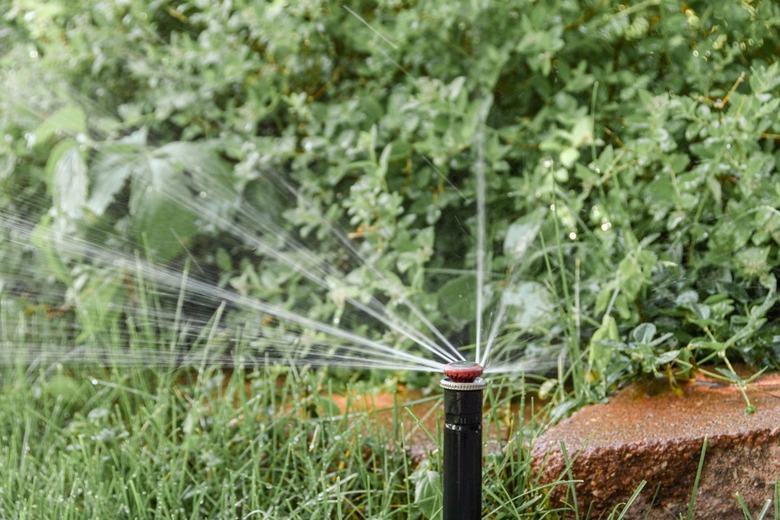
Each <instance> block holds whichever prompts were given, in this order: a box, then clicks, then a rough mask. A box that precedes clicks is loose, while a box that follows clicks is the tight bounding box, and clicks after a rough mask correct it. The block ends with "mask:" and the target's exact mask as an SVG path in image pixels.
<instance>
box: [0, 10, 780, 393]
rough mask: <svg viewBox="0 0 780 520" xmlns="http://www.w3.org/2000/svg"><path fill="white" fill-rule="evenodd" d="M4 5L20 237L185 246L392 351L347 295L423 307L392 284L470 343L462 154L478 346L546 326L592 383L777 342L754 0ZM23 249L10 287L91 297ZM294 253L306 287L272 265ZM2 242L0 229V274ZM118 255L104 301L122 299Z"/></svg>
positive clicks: (766, 29) (761, 34)
mask: <svg viewBox="0 0 780 520" xmlns="http://www.w3.org/2000/svg"><path fill="white" fill-rule="evenodd" d="M5 3H6V4H9V2H5ZM6 7H7V9H4V12H5V13H6V14H5V15H4V20H5V22H6V24H7V25H6V27H5V28H4V29H3V33H2V34H3V40H0V41H2V42H3V43H2V44H1V45H2V46H3V50H4V52H5V57H4V58H2V75H3V85H4V86H3V95H2V97H1V100H0V105H2V106H1V107H0V108H2V110H1V111H0V134H2V135H3V136H4V139H2V140H1V141H0V157H2V158H3V159H0V182H2V185H3V190H2V192H0V193H1V194H0V207H2V208H3V209H2V211H3V214H4V215H19V216H20V217H21V218H23V219H24V220H25V221H27V222H34V223H36V225H37V228H38V233H39V234H41V235H44V234H45V233H55V234H57V233H59V234H60V235H66V236H68V237H81V238H83V239H85V240H87V241H90V242H99V243H101V244H107V245H108V246H109V247H112V248H115V249H117V250H120V249H122V250H124V251H125V252H127V253H130V254H140V255H142V256H148V257H151V258H153V259H155V260H156V261H158V262H161V263H168V264H170V265H173V266H174V267H177V268H181V267H182V266H183V263H184V259H185V258H187V257H191V258H194V261H195V262H196V263H197V264H198V269H200V270H201V272H202V273H211V274H208V275H206V276H207V277H208V279H209V280H210V281H211V282H213V283H217V284H221V285H222V286H227V285H228V284H230V285H231V288H232V290H236V291H239V292H241V293H243V294H247V295H251V296H253V297H257V298H261V299H263V300H267V301H271V302H279V303H281V304H284V305H288V306H290V307H291V308H294V309H296V310H298V311H300V312H305V313H306V314H308V315H309V316H310V317H312V318H315V319H320V320H325V321H328V322H332V321H334V320H335V321H337V322H340V323H341V325H342V326H343V327H345V328H349V329H352V330H357V331H359V332H361V333H362V334H366V335H369V336H373V337H379V338H383V339H384V340H386V341H390V342H393V343H395V344H398V345H402V344H405V343H406V344H408V343H409V341H408V340H405V339H403V338H401V337H400V336H398V335H395V334H388V333H386V331H385V330H384V329H383V328H380V327H376V326H373V322H366V320H365V318H364V317H362V316H361V315H360V313H357V312H351V311H350V310H349V306H348V305H345V299H346V298H348V297H354V298H356V299H358V300H360V301H367V299H368V298H369V297H370V296H375V297H376V298H378V299H379V300H381V301H382V302H384V303H385V304H386V305H387V306H388V308H390V309H394V311H395V312H396V313H397V314H398V315H399V316H400V317H401V318H403V319H405V320H408V321H410V322H411V323H413V324H414V325H416V326H420V319H419V317H416V316H414V315H413V314H412V313H410V312H409V311H408V310H407V309H406V308H405V306H404V301H407V300H408V301H412V302H414V303H415V304H416V305H417V306H419V307H420V308H421V309H422V312H423V313H424V314H425V315H426V316H427V317H428V318H429V319H431V321H433V322H434V323H436V324H437V325H438V326H439V327H440V328H441V329H442V331H443V333H444V334H445V335H446V336H448V337H451V338H459V339H460V340H462V341H463V342H465V343H472V342H473V341H474V340H475V318H474V316H475V310H476V306H475V303H474V298H473V296H472V295H473V291H474V285H475V276H474V269H475V266H476V262H477V254H476V253H475V245H476V236H477V232H476V227H477V223H478V222H477V217H476V214H477V211H476V204H475V200H476V198H477V188H478V185H477V182H476V180H475V179H476V174H477V173H478V172H479V170H484V172H485V181H486V187H487V190H486V203H487V204H486V206H487V211H488V220H489V227H488V230H487V248H486V266H487V267H486V271H487V273H488V275H487V280H488V284H487V287H486V288H485V298H486V300H487V304H488V305H487V307H488V312H486V314H485V315H486V316H488V315H489V314H490V313H491V312H492V313H493V314H496V313H498V312H499V311H498V308H499V307H500V304H501V302H502V301H503V302H504V303H505V305H506V308H507V323H506V326H505V327H504V328H502V335H501V340H500V341H499V347H498V348H500V350H501V352H503V354H500V353H499V354H500V355H499V356H498V357H497V358H496V360H497V361H498V360H499V359H504V360H506V359H509V358H512V357H513V356H516V355H517V353H518V351H521V350H522V349H523V348H527V350H528V351H529V352H541V353H542V354H546V355H550V353H554V352H556V351H557V350H558V349H560V348H561V346H564V347H565V348H564V350H565V352H567V353H568V355H569V361H570V363H571V364H572V366H573V367H574V368H575V371H574V374H575V376H574V377H575V380H576V381H577V382H578V383H577V384H578V385H579V384H583V385H584V386H583V388H585V387H590V388H592V389H594V390H595V394H593V397H598V396H600V395H603V393H604V392H605V391H607V390H609V389H610V388H612V387H613V385H614V384H616V383H617V382H619V381H621V380H622V379H624V378H625V377H626V376H632V375H636V374H640V373H645V374H648V373H649V374H653V373H657V372H658V371H659V370H660V369H662V368H663V367H664V366H666V365H668V364H669V363H673V362H676V363H677V365H676V366H678V367H680V368H683V369H686V368H687V367H689V366H690V364H691V363H694V362H695V361H696V360H699V361H701V360H703V359H709V358H711V357H712V355H713V354H718V353H721V352H726V353H727V354H728V355H729V356H732V357H733V358H735V359H743V360H746V361H748V362H751V363H755V364H758V365H764V364H771V363H776V361H777V359H778V354H780V352H779V351H778V349H777V346H776V344H775V343H776V342H775V341H774V337H775V336H776V334H777V323H776V322H777V320H776V316H775V314H774V312H775V311H774V302H775V299H776V295H775V270H776V266H777V264H778V242H779V241H780V215H779V214H778V209H777V208H780V185H778V183H777V181H776V179H775V177H774V174H775V173H776V161H777V158H778V151H777V139H778V132H779V131H780V129H778V127H777V122H776V120H777V117H776V114H777V113H778V105H779V104H780V99H779V97H778V87H779V86H780V66H778V64H777V61H776V45H777V43H776V38H775V36H774V35H775V33H776V31H777V26H778V24H780V6H778V5H777V4H776V3H774V2H768V1H754V2H741V3H734V2H727V1H725V0H724V1H718V2H692V3H691V4H690V5H683V7H682V9H681V4H680V3H678V2H669V1H663V0H656V1H652V0H648V1H644V2H639V3H634V4H632V5H630V6H626V5H622V4H619V5H618V4H610V3H604V2H593V1H586V0H582V1H574V0H559V1H552V2H533V1H530V0H527V1H522V0H518V1H513V2H493V3H491V2H459V3H452V2H444V1H439V0H434V1H430V2H424V3H419V4H417V3H414V2H412V3H409V2H398V1H395V0H387V1H379V2H368V1H359V2H353V3H347V4H345V5H343V6H342V5H338V4H335V3H333V2H326V1H316V0H311V1H307V2H293V3H289V4H288V3H282V2H269V3H257V2H248V1H235V2H231V3H225V4H221V5H219V6H215V5H213V2H206V1H195V0H193V1H185V2H176V3H174V2H166V1H156V2H151V3H150V2H140V1H135V0H131V1H127V2H116V3H115V2H92V3H89V4H88V5H81V3H80V4H79V5H76V4H71V3H68V2H50V1H47V2H42V1H35V0H25V1H17V2H13V3H11V5H7V6H6ZM288 187H289V188H292V190H294V193H293V192H292V191H291V190H288ZM171 192H175V193H176V198H175V202H176V204H175V205H172V204H171V203H170V196H171ZM220 222H221V223H223V224H222V225H221V224H220ZM228 224H236V225H237V226H238V227H239V229H240V230H244V231H247V232H249V233H251V234H253V236H255V238H256V239H257V240H258V241H259V243H260V244H261V245H264V246H263V247H260V248H259V249H258V248H257V244H255V247H254V248H253V247H248V246H247V245H246V240H244V239H246V238H247V237H245V236H241V234H240V233H239V234H238V236H235V235H234V236H229V234H228V233H225V232H224V229H220V228H221V227H222V228H224V227H226V226H227V225H228ZM336 230H341V232H342V233H343V234H344V235H349V236H350V237H351V243H352V245H353V246H354V247H355V248H356V249H357V251H358V252H359V253H360V256H361V257H362V258H363V260H357V259H356V258H355V256H354V255H351V254H349V252H348V251H347V250H346V248H345V246H344V243H343V242H342V241H341V240H339V237H338V236H337V233H336ZM3 233H4V234H5V235H6V237H7V238H13V236H15V234H17V233H18V230H15V229H11V228H10V227H8V226H6V227H5V228H4V229H3ZM43 242H45V245H46V247H45V248H44V249H46V250H50V251H49V253H50V254H48V255H46V256H45V257H43V258H42V259H31V260H29V259H28V267H30V265H32V268H31V272H32V273H33V274H32V276H31V277H30V278H29V279H28V280H27V281H26V282H25V283H28V284H29V285H30V287H33V286H35V285H36V284H43V283H45V281H46V280H47V277H48V276H52V275H50V274H49V273H52V272H53V276H54V277H55V278H56V279H57V280H58V281H59V283H60V284H61V285H60V287H61V289H60V294H61V298H62V299H70V300H72V304H73V305H75V306H77V307H78V306H79V305H82V306H83V305H87V304H86V303H85V301H86V299H85V298H79V295H82V296H84V292H85V291H93V292H95V291H96V287H97V285H99V284H104V283H105V282H104V281H103V280H104V278H105V276H106V272H107V270H108V267H106V266H103V265H100V264H99V263H97V262H94V259H92V260H90V257H89V255H87V254H84V253H83V252H74V251H67V250H65V249H66V248H64V247H58V246H57V244H58V242H57V240H48V241H47V240H43ZM128 243H129V244H130V245H129V246H128V245H127V244H128ZM296 244H302V245H303V247H298V246H297V245H296ZM264 247H265V249H264ZM308 250H311V251H314V252H315V253H316V255H317V260H316V263H317V265H326V266H329V267H330V268H331V270H330V272H331V279H330V280H328V282H327V287H328V288H327V290H323V291H312V290H311V289H310V288H309V287H310V286H311V284H310V282H309V281H307V280H306V279H305V277H304V276H302V273H301V272H300V270H299V269H295V268H291V267H290V263H291V262H292V261H294V260H295V259H301V258H306V257H305V254H306V252H307V251H308ZM274 251H275V252H279V251H281V252H282V253H283V255H284V256H283V258H280V257H279V255H278V254H276V255H274V254H271V253H270V252H274ZM19 255H20V253H19V252H18V251H16V249H14V248H13V247H5V246H4V247H2V248H0V262H3V265H4V272H9V273H13V272H16V271H14V269H16V268H14V267H13V266H15V265H18V263H19V261H20V257H19ZM29 262H31V264H30V263H29ZM35 262H41V263H39V264H36V263H35ZM44 264H45V265H44ZM333 266H335V267H333ZM377 270H378V271H379V272H381V273H383V276H378V275H377V274H376V271H377ZM44 273H46V274H44ZM125 275H126V273H124V274H122V273H120V274H115V275H113V277H112V278H111V279H112V280H113V282H112V283H113V284H114V290H113V291H112V290H108V289H107V290H106V291H105V292H104V293H102V294H104V298H111V299H117V298H124V300H125V301H127V300H128V298H129V295H128V291H126V290H125V289H124V286H123V285H122V284H124V283H125V282H124V280H125ZM47 287H49V288H48V292H49V294H51V293H52V290H53V289H51V287H50V286H47ZM17 289H18V288H17ZM2 290H3V288H2V287H0V291H2ZM5 291H6V292H8V289H7V288H6V289H5ZM19 292H20V291H19V290H17V291H16V292H15V293H14V294H18V293H19ZM122 316H123V314H122V312H115V313H109V315H107V316H106V317H105V320H104V322H102V323H101V324H100V326H99V327H97V328H94V327H93V328H94V329H95V333H94V334H97V335H98V336H99V334H101V333H103V332H101V331H107V330H111V329H112V327H115V326H116V323H118V322H119V321H120V320H122ZM83 319H84V318H82V320H83ZM254 319H255V321H257V319H256V318H254ZM281 326H283V324H281ZM483 339H484V337H483ZM407 347H408V345H407ZM501 356H503V357H501ZM497 361H496V362H497ZM580 382H582V383H580ZM585 383H587V384H585Z"/></svg>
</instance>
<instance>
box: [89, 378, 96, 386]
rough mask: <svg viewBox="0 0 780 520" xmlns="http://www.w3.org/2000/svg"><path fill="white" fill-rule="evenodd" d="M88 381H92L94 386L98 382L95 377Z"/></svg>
mask: <svg viewBox="0 0 780 520" xmlns="http://www.w3.org/2000/svg"><path fill="white" fill-rule="evenodd" d="M89 382H90V383H92V384H93V385H95V386H97V384H98V380H97V379H90V380H89Z"/></svg>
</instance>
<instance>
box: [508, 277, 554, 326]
mask: <svg viewBox="0 0 780 520" xmlns="http://www.w3.org/2000/svg"><path fill="white" fill-rule="evenodd" d="M501 301H502V303H503V304H504V305H506V306H507V307H508V311H509V312H510V314H509V319H511V320H512V323H513V324H514V325H515V326H518V327H521V328H522V329H529V328H533V327H538V326H542V327H543V326H546V325H547V324H549V323H550V322H551V321H554V320H555V319H556V316H555V305H554V304H553V297H552V295H551V294H550V291H548V290H547V288H546V287H545V286H544V285H542V284H540V283H538V282H522V283H520V284H517V285H513V286H510V287H508V288H506V289H504V292H503V294H502V298H501ZM512 311H514V312H512Z"/></svg>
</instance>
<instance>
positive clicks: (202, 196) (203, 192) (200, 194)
mask: <svg viewBox="0 0 780 520" xmlns="http://www.w3.org/2000/svg"><path fill="white" fill-rule="evenodd" d="M198 197H200V198H201V199H205V198H206V197H208V194H207V193H206V192H205V191H201V192H200V193H198Z"/></svg>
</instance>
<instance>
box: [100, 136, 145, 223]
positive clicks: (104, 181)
mask: <svg viewBox="0 0 780 520" xmlns="http://www.w3.org/2000/svg"><path fill="white" fill-rule="evenodd" d="M144 165H146V161H144V160H143V156H142V155H141V154H140V150H139V149H138V148H137V147H135V146H132V145H125V144H119V145H112V146H108V147H106V148H105V149H103V150H102V151H101V154H100V155H99V156H98V158H97V160H96V161H95V163H94V164H93V165H92V168H91V173H92V189H91V193H90V197H89V201H88V203H87V207H88V208H89V210H90V211H92V212H93V213H94V214H96V215H102V214H103V213H104V212H105V211H106V208H108V206H109V205H110V204H111V203H112V202H113V201H114V197H115V196H116V195H117V193H119V191H120V190H121V189H122V187H123V186H124V185H125V183H126V182H127V180H128V179H129V178H130V176H131V175H132V174H133V172H135V171H136V169H138V168H141V167H143V166H144Z"/></svg>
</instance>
